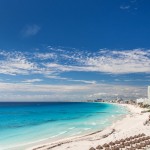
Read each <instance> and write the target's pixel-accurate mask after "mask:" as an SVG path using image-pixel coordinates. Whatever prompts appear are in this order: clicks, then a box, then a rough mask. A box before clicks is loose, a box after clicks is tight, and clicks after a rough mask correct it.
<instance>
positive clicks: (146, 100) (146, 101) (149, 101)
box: [136, 86, 150, 105]
mask: <svg viewBox="0 0 150 150" xmlns="http://www.w3.org/2000/svg"><path fill="white" fill-rule="evenodd" d="M136 103H137V104H139V103H143V104H144V105H150V86H148V98H139V99H137V100H136Z"/></svg>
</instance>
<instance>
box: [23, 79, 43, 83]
mask: <svg viewBox="0 0 150 150" xmlns="http://www.w3.org/2000/svg"><path fill="white" fill-rule="evenodd" d="M41 81H43V80H42V79H28V80H24V81H22V82H25V83H34V82H41Z"/></svg>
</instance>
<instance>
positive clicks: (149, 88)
mask: <svg viewBox="0 0 150 150" xmlns="http://www.w3.org/2000/svg"><path fill="white" fill-rule="evenodd" d="M148 104H149V105H150V86H148Z"/></svg>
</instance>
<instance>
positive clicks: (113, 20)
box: [0, 0, 150, 101]
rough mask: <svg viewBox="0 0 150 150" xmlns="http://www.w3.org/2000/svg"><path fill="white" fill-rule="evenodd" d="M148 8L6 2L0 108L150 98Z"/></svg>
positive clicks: (1, 13)
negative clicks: (149, 95) (10, 103)
mask: <svg viewBox="0 0 150 150" xmlns="http://www.w3.org/2000/svg"><path fill="white" fill-rule="evenodd" d="M149 6H150V1H149V0H113V1H112V0H82V1H81V0H13V1H10V0H1V1H0V101H85V100H90V99H97V98H102V99H116V98H117V97H121V98H123V99H136V98H141V97H143V98H145V97H147V86H148V85H150V41H149V39H150V19H149V18H150V9H149Z"/></svg>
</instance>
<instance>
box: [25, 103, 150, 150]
mask: <svg viewBox="0 0 150 150" xmlns="http://www.w3.org/2000/svg"><path fill="white" fill-rule="evenodd" d="M118 105H122V106H124V107H127V108H128V109H129V111H130V112H131V113H130V114H128V115H127V116H126V117H125V118H123V119H122V120H119V121H117V122H115V123H114V124H113V125H111V126H110V127H107V128H106V129H104V130H103V131H97V132H96V133H92V134H89V135H85V136H80V137H74V138H69V139H64V140H61V141H57V142H53V143H47V144H44V145H37V147H34V148H33V147H32V148H30V149H28V150H48V149H50V150H81V149H82V150H89V149H90V148H91V147H94V148H95V147H97V146H98V145H103V144H104V143H109V142H111V141H113V142H114V141H116V140H120V139H125V138H127V137H130V136H134V135H138V134H141V133H144V134H146V135H150V125H148V124H146V125H144V123H145V121H146V120H148V118H149V115H150V113H149V112H147V113H141V111H143V110H144V109H142V108H139V107H137V106H134V105H130V104H118Z"/></svg>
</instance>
